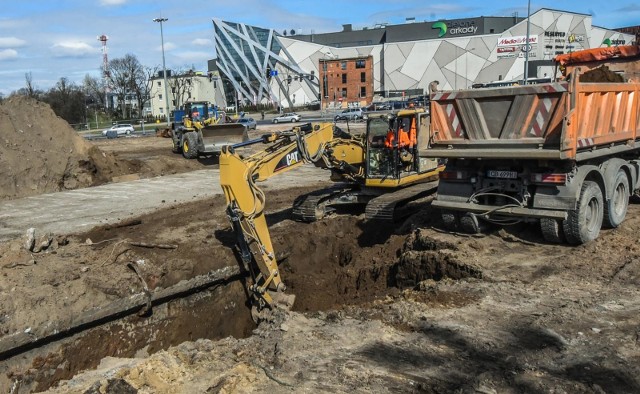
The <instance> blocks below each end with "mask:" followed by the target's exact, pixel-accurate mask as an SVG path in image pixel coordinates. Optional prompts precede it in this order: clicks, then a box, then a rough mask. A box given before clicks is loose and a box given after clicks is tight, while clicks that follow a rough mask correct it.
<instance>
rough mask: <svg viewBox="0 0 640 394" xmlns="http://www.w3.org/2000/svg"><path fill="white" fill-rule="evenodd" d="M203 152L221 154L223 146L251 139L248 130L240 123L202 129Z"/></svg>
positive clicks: (215, 125) (216, 125)
mask: <svg viewBox="0 0 640 394" xmlns="http://www.w3.org/2000/svg"><path fill="white" fill-rule="evenodd" d="M200 132H201V133H202V143H203V145H204V150H203V152H219V151H220V149H221V148H222V146H223V145H234V144H237V143H240V142H244V141H246V140H248V139H249V135H248V134H247V129H246V127H245V126H244V125H243V124H240V123H222V124H213V125H208V126H205V127H204V128H202V130H201V131H200Z"/></svg>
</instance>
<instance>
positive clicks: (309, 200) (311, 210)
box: [292, 185, 354, 223]
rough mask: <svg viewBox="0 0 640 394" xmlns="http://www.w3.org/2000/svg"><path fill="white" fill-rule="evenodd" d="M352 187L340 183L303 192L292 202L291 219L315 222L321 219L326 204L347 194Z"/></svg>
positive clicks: (325, 212)
mask: <svg viewBox="0 0 640 394" xmlns="http://www.w3.org/2000/svg"><path fill="white" fill-rule="evenodd" d="M353 191H354V187H352V186H351V187H350V186H345V185H340V186H334V187H331V188H328V189H322V190H316V191H314V192H311V193H307V194H303V195H302V196H299V197H298V198H296V199H295V201H294V202H293V212H292V215H293V219H294V220H298V221H302V222H307V223H311V222H315V221H316V220H320V219H322V218H323V217H324V216H325V215H326V214H327V213H328V212H327V204H328V203H329V202H332V201H335V200H336V199H338V198H340V197H341V196H348V195H349V194H350V193H351V192H353Z"/></svg>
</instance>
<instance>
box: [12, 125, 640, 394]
mask: <svg viewBox="0 0 640 394" xmlns="http://www.w3.org/2000/svg"><path fill="white" fill-rule="evenodd" d="M95 145H96V146H98V147H99V149H100V151H101V152H105V154H106V155H107V156H113V157H114V158H116V159H117V158H120V159H121V160H133V161H139V162H140V163H141V164H140V167H139V168H143V167H144V168H151V167H154V168H156V171H160V173H162V171H173V170H174V169H175V170H177V168H178V167H179V166H176V165H175V163H174V164H172V165H170V166H169V167H171V169H169V168H167V167H163V165H162V164H160V163H163V162H165V160H166V161H172V162H173V161H174V160H178V161H180V162H181V163H180V164H181V165H182V166H183V167H181V169H180V171H183V170H184V171H188V170H191V169H196V168H202V167H198V166H203V165H215V164H207V163H201V162H198V161H186V160H184V159H182V158H180V157H179V156H177V155H176V157H173V156H171V155H173V154H172V153H171V152H170V142H168V140H163V139H155V138H148V139H142V138H140V139H134V138H126V139H125V138H119V139H117V140H110V141H106V140H105V141H102V142H98V143H96V144H95ZM164 145H167V148H168V149H167V150H165V149H164V148H165V147H164ZM167 152H168V153H167ZM145 166H147V167H145ZM190 166H194V168H191V167H190ZM134 169H135V168H134V167H129V168H128V169H127V171H123V172H126V173H136V171H131V172H128V171H130V170H134ZM140 176H148V173H146V172H144V171H142V174H141V175H140ZM312 190H315V189H314V187H312V186H309V187H304V188H295V189H290V190H288V191H287V192H277V193H276V192H269V191H268V190H267V201H268V205H267V210H268V215H267V220H268V223H269V227H270V231H271V234H272V239H273V242H274V248H275V250H276V252H277V255H278V256H286V258H283V259H281V261H280V267H281V273H282V279H283V281H284V282H285V284H286V285H287V287H288V289H287V293H288V294H294V295H295V296H296V301H295V304H294V306H293V309H292V310H290V311H287V310H280V309H276V310H274V311H273V313H272V314H271V315H270V318H269V320H267V321H264V322H262V323H261V324H260V325H259V326H256V325H255V324H254V323H253V322H252V320H251V317H250V313H249V310H248V308H247V307H246V301H247V296H246V294H245V291H244V288H243V286H242V277H241V276H232V277H230V278H227V280H225V281H223V282H220V283H217V284H216V285H215V286H211V287H207V288H206V289H205V290H204V291H202V292H196V293H194V294H191V295H188V296H185V297H183V298H180V299H174V300H168V301H166V302H162V303H158V304H154V305H153V306H152V308H151V309H150V310H149V309H147V310H143V311H138V309H135V310H133V311H132V312H127V313H123V314H122V316H120V318H118V319H112V320H108V321H107V320H106V319H103V320H100V321H97V322H95V323H91V324H85V325H84V326H82V327H79V328H77V329H75V330H72V331H71V332H63V331H64V330H63V328H64V327H67V326H69V325H72V323H73V322H78V321H79V318H80V317H82V316H86V315H87V314H90V313H92V311H95V310H96V308H99V307H101V306H104V305H113V304H114V303H117V302H118V301H119V300H127V299H131V298H132V297H134V296H136V295H137V294H141V293H145V292H151V293H153V292H154V291H158V290H160V289H166V288H170V287H171V286H176V285H178V284H180V283H181V281H185V280H190V279H192V278H195V277H200V276H203V275H207V273H209V272H212V271H214V270H217V269H222V268H225V267H237V260H236V256H235V255H234V252H233V248H232V247H233V244H234V235H233V233H232V232H231V230H230V227H229V224H228V219H227V217H226V215H225V212H224V208H225V202H224V198H223V197H221V196H220V197H216V198H213V199H209V200H206V201H197V202H192V203H188V204H184V205H181V206H177V207H173V208H170V209H166V210H160V211H157V212H154V213H152V214H148V215H144V216H140V217H138V218H134V219H133V220H129V221H127V222H126V223H122V224H121V225H120V226H114V225H112V226H108V227H101V228H95V229H92V230H91V231H88V232H86V233H82V234H54V235H53V240H52V242H51V243H50V245H49V246H48V247H47V248H45V249H44V250H43V251H41V252H39V253H33V252H31V253H30V252H27V251H26V250H25V249H24V248H23V243H24V240H14V241H11V242H6V243H2V244H0V311H2V312H1V314H0V360H2V362H1V363H0V390H1V391H3V392H10V393H28V392H41V391H44V392H53V393H136V392H138V393H192V392H210V393H232V392H276V393H280V392H302V391H317V392H362V393H364V392H367V393H368V392H406V393H416V392H426V393H449V392H459V393H522V392H527V393H538V392H539V393H547V392H554V393H576V392H578V393H605V392H606V393H635V392H640V380H639V379H638V376H640V313H639V312H640V287H639V286H638V285H639V284H640V246H638V244H637V242H636V240H637V233H638V232H639V231H640V206H639V205H631V206H630V208H629V213H628V217H627V220H626V221H625V222H624V223H623V225H622V226H621V227H620V228H618V229H615V230H603V231H602V233H601V235H600V238H599V239H598V240H596V241H594V242H592V243H590V244H587V245H584V246H579V247H569V246H564V245H549V244H545V243H544V241H543V239H542V236H541V235H540V232H539V230H538V228H537V227H536V226H534V225H529V224H525V223H522V224H518V225H515V226H511V227H508V228H504V229H500V228H492V229H490V230H489V231H488V232H487V233H486V234H483V235H482V236H467V235H463V234H454V233H449V232H445V231H444V230H442V225H441V222H440V219H439V215H438V214H437V212H435V211H433V210H432V209H431V208H430V207H429V206H428V205H426V204H425V205H423V206H417V207H416V213H415V214H414V215H412V216H410V217H409V218H407V219H406V220H405V221H404V222H402V223H397V224H394V225H380V224H379V223H370V222H366V221H364V218H363V215H361V214H360V215H358V214H352V215H344V216H335V217H330V218H327V219H325V220H323V221H320V222H316V223H311V224H307V223H299V222H295V221H292V220H291V219H290V217H291V215H290V214H291V204H292V202H293V200H294V199H295V197H296V196H298V195H300V194H302V193H305V192H310V191H312ZM38 242H40V240H39V241H38ZM37 244H39V243H37ZM145 245H146V246H145ZM150 245H152V246H155V247H149V246H150ZM181 296H183V295H181ZM137 312H141V313H137ZM142 312H144V313H142ZM25 337H26V338H30V339H31V340H32V342H30V343H32V345H24V346H21V347H20V346H18V347H13V348H12V347H11V346H8V345H11V343H18V342H17V341H18V339H19V338H25ZM44 337H48V339H47V340H46V341H45V340H43V341H39V338H44ZM12 341H13V342H12Z"/></svg>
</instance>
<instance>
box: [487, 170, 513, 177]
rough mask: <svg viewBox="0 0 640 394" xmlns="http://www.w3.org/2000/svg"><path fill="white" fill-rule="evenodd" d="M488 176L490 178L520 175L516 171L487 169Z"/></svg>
mask: <svg viewBox="0 0 640 394" xmlns="http://www.w3.org/2000/svg"><path fill="white" fill-rule="evenodd" d="M487 176H488V177H489V178H500V179H516V178H517V177H518V173H517V172H516V171H498V170H489V171H487Z"/></svg>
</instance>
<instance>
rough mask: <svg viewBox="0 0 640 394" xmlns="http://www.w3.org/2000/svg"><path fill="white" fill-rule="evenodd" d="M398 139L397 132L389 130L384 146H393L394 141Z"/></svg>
mask: <svg viewBox="0 0 640 394" xmlns="http://www.w3.org/2000/svg"><path fill="white" fill-rule="evenodd" d="M395 139H396V136H395V133H394V132H393V130H389V131H388V132H387V138H385V140H384V146H386V147H387V148H393V141H394V140H395Z"/></svg>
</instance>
